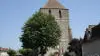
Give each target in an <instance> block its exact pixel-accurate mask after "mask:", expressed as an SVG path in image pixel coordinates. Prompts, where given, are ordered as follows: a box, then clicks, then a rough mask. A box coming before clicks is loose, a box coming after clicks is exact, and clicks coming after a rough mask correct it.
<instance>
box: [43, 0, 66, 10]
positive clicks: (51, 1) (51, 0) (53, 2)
mask: <svg viewBox="0 0 100 56" xmlns="http://www.w3.org/2000/svg"><path fill="white" fill-rule="evenodd" d="M43 8H61V9H65V7H64V6H63V5H61V4H60V3H59V2H58V1H57V0H48V2H47V3H46V4H45V5H44V7H43Z"/></svg>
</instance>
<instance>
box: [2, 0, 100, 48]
mask: <svg viewBox="0 0 100 56" xmlns="http://www.w3.org/2000/svg"><path fill="white" fill-rule="evenodd" d="M46 2H47V0H0V46H1V47H7V48H9V47H10V48H13V49H19V48H20V47H21V42H20V41H19V37H20V35H21V28H22V27H23V24H24V23H25V22H26V21H27V19H28V18H29V17H30V16H31V15H32V14H33V13H34V12H36V11H38V10H39V8H41V7H43V5H44V4H45V3H46ZM59 2H60V3H61V4H63V5H64V6H65V7H66V8H67V9H69V15H70V16H69V18H70V27H71V29H72V34H73V37H74V38H79V37H80V36H81V37H83V35H84V31H85V29H86V27H88V25H91V24H98V23H99V22H100V0H59Z"/></svg>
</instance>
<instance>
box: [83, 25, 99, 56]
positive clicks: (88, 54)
mask: <svg viewBox="0 0 100 56" xmlns="http://www.w3.org/2000/svg"><path fill="white" fill-rule="evenodd" d="M86 31H87V32H89V33H87V32H86V33H85V37H84V42H83V44H82V56H100V24H99V25H92V27H89V28H88V29H87V30H86Z"/></svg>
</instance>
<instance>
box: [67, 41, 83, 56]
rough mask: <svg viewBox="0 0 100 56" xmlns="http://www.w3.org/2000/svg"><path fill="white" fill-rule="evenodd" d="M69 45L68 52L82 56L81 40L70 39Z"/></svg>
mask: <svg viewBox="0 0 100 56" xmlns="http://www.w3.org/2000/svg"><path fill="white" fill-rule="evenodd" d="M69 45H70V46H69V47H68V50H69V52H75V54H76V55H77V56H82V39H80V40H79V39H72V41H71V42H70V43H69Z"/></svg>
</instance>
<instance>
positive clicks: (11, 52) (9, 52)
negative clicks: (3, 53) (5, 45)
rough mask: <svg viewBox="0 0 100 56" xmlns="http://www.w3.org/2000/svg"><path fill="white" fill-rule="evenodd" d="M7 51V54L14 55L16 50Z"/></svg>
mask: <svg viewBox="0 0 100 56" xmlns="http://www.w3.org/2000/svg"><path fill="white" fill-rule="evenodd" d="M7 53H8V54H9V56H16V51H15V50H12V49H9V50H8V51H7Z"/></svg>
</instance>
